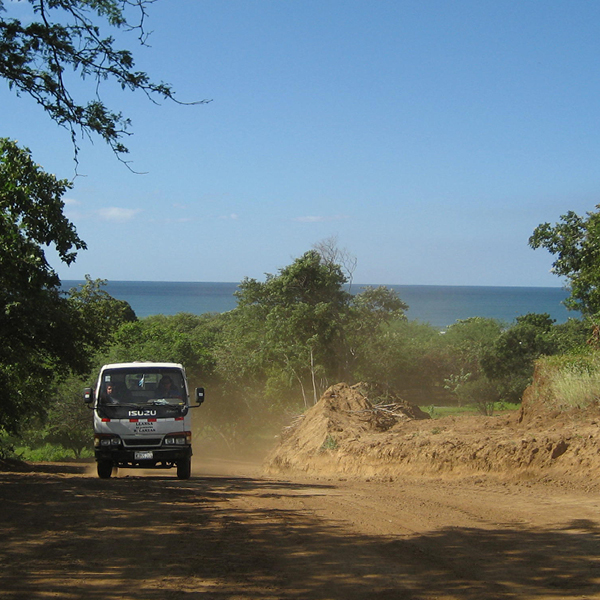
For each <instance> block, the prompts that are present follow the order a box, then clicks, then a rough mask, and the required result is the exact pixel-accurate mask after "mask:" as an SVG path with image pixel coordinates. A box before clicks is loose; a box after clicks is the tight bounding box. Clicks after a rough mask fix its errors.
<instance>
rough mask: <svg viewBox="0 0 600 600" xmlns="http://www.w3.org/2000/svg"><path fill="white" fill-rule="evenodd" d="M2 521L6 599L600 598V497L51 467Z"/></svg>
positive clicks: (487, 485)
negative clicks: (106, 475)
mask: <svg viewBox="0 0 600 600" xmlns="http://www.w3.org/2000/svg"><path fill="white" fill-rule="evenodd" d="M0 507H1V511H0V539H1V540H2V543H1V544H0V598H11V599H23V600H25V599H27V600H29V599H32V598H44V599H45V598H67V599H76V598H85V599H86V600H95V599H98V600H100V599H102V600H110V599H113V598H114V599H117V598H119V599H123V600H127V599H144V600H153V599H156V600H169V599H186V600H188V599H189V600H193V599H200V598H202V599H205V598H206V599H209V598H210V599H212V598H214V599H240V600H241V599H244V600H247V599H277V598H281V599H288V598H290V599H291V598H301V599H303V598H305V599H315V600H316V599H319V600H325V599H345V600H346V599H347V600H351V599H358V598H365V599H367V598H368V599H384V598H385V599H388V598H389V599H395V600H396V599H404V598H420V599H428V600H429V599H434V598H436V599H444V600H446V599H457V600H467V599H468V600H482V599H517V598H518V599H531V600H544V599H571V598H573V599H575V598H577V599H581V598H600V497H599V496H598V492H597V490H596V491H587V492H585V491H581V489H580V488H578V487H574V486H573V487H567V488H565V487H560V486H558V485H556V484H554V485H545V484H543V483H536V484H531V483H529V484H528V483H520V484H516V483H512V484H502V483H500V482H494V481H491V480H488V479H485V478H470V479H462V480H448V481H444V480H439V479H438V480H436V479H412V480H409V481H398V480H396V481H391V482H389V481H388V482H382V481H344V480H339V479H337V478H335V477H332V478H328V479H325V478H322V479H314V480H311V481H287V480H277V479H268V478H263V477H260V476H259V475H258V474H257V472H256V471H255V470H249V469H248V466H247V465H241V464H240V463H231V462H229V463H228V462H221V463H217V462H213V463H205V464H204V465H200V466H197V467H196V468H195V472H194V476H193V477H192V479H190V480H189V481H179V480H177V479H176V478H175V477H174V476H173V475H171V474H170V472H165V473H161V472H158V473H157V472H144V473H140V472H136V471H122V472H121V473H120V474H119V477H117V478H113V479H110V480H100V479H97V478H96V477H95V475H94V473H93V472H91V471H90V466H89V465H47V466H38V467H37V468H36V470H34V471H31V472H14V471H12V472H1V473H0Z"/></svg>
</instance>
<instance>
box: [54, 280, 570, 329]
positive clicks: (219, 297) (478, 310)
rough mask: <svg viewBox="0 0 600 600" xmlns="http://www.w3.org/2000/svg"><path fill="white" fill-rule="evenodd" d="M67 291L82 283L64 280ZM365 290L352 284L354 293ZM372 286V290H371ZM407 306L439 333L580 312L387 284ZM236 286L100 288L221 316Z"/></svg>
mask: <svg viewBox="0 0 600 600" xmlns="http://www.w3.org/2000/svg"><path fill="white" fill-rule="evenodd" d="M62 283H63V289H65V290H68V289H70V288H72V287H74V286H77V285H79V284H81V283H83V282H82V281H63V282H62ZM364 287H366V286H365V285H359V284H353V286H352V292H353V293H358V292H360V291H361V290H362V289H364ZM373 287H375V286H373ZM387 287H389V288H391V289H394V290H396V292H397V293H398V295H399V296H400V298H401V299H402V300H403V301H404V302H405V303H406V304H408V305H409V310H408V312H407V316H408V318H409V319H410V320H417V321H422V322H426V323H430V324H431V325H433V326H434V327H438V328H440V329H443V328H445V327H448V325H452V323H454V322H455V321H456V320H457V319H468V318H469V317H491V318H494V319H499V320H500V321H504V322H506V323H512V322H513V321H514V319H515V318H516V317H518V316H519V315H525V314H527V313H531V312H535V313H549V314H550V316H551V317H552V318H553V319H556V322H557V323H564V322H565V321H566V320H567V319H568V318H569V317H579V316H580V315H579V313H576V312H572V311H568V310H567V309H566V308H565V307H564V306H563V305H562V304H561V303H562V301H563V300H564V299H565V298H566V297H567V295H568V294H567V292H566V291H565V290H564V289H562V288H555V287H488V286H446V285H389V286H387ZM237 288H238V284H237V283H211V282H165V281H109V282H108V283H107V285H106V287H105V288H104V289H105V290H106V291H107V292H108V293H109V294H110V295H111V296H113V297H114V298H118V299H119V300H126V301H127V302H129V304H130V305H131V307H132V308H133V310H134V311H135V313H136V315H137V316H138V317H147V316H150V315H156V314H163V315H174V314H177V313H179V312H188V313H192V314H195V315H201V314H204V313H222V312H226V311H228V310H232V309H233V308H235V307H236V305H237V301H236V298H235V296H234V295H233V294H234V292H235V291H236V290H237Z"/></svg>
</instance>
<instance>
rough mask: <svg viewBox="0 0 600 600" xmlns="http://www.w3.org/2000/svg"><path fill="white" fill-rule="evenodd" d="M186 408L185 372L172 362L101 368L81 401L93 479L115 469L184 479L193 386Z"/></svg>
mask: <svg viewBox="0 0 600 600" xmlns="http://www.w3.org/2000/svg"><path fill="white" fill-rule="evenodd" d="M195 399H196V404H190V397H189V391H188V384H187V379H186V375H185V369H184V368H183V366H182V365H180V364H177V363H158V362H133V363H115V364H109V365H104V366H103V367H102V369H101V370H100V375H99V377H98V381H97V383H96V387H95V388H86V389H85V391H84V400H85V402H87V403H88V404H89V405H90V406H91V407H92V408H93V411H94V417H93V420H94V452H95V456H96V463H97V468H98V476H99V477H101V478H102V479H107V478H109V477H110V476H111V474H112V473H113V469H115V468H133V469H135V468H142V469H170V468H173V467H175V468H176V469H177V477H178V478H179V479H189V477H190V475H191V458H192V417H191V412H190V410H191V409H192V408H195V407H197V406H200V404H202V402H203V401H204V388H196V391H195Z"/></svg>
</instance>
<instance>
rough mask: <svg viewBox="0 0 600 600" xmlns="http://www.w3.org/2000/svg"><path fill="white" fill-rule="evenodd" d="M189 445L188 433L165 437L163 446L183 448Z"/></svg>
mask: <svg viewBox="0 0 600 600" xmlns="http://www.w3.org/2000/svg"><path fill="white" fill-rule="evenodd" d="M190 443H191V435H190V436H189V439H188V432H185V433H178V434H171V435H166V436H165V440H164V444H165V446H185V445H186V444H190Z"/></svg>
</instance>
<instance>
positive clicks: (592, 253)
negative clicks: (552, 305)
mask: <svg viewBox="0 0 600 600" xmlns="http://www.w3.org/2000/svg"><path fill="white" fill-rule="evenodd" d="M596 208H598V209H600V205H598V206H597V207H596ZM529 245H530V246H531V247H532V248H534V249H537V248H546V249H547V250H548V251H549V252H550V253H551V254H553V255H555V256H556V260H555V261H554V263H553V264H552V272H553V273H555V274H556V275H559V276H561V277H565V278H566V280H567V282H568V285H569V288H570V291H571V294H570V296H569V298H568V299H567V300H566V301H565V305H566V306H567V308H570V309H572V310H579V311H581V313H582V314H583V315H585V316H590V315H596V314H598V313H600V212H598V211H596V212H589V213H587V216H586V217H580V216H578V215H577V214H575V213H574V212H572V211H569V212H568V213H567V214H566V215H563V216H561V221H560V222H559V223H556V224H555V225H553V226H552V225H550V223H543V224H541V225H539V226H538V227H536V228H535V230H534V232H533V235H532V236H531V237H530V238H529Z"/></svg>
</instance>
